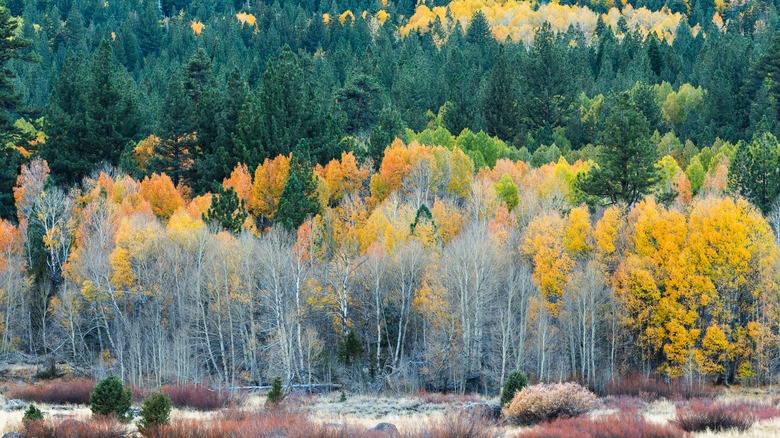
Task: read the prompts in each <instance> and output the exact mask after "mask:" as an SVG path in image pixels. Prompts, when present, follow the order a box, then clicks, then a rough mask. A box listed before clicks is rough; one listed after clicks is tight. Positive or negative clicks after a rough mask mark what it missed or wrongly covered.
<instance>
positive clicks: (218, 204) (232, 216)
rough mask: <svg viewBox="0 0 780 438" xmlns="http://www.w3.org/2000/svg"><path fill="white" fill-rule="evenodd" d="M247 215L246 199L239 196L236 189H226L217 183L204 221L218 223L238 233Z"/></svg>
mask: <svg viewBox="0 0 780 438" xmlns="http://www.w3.org/2000/svg"><path fill="white" fill-rule="evenodd" d="M247 216H248V213H247V211H246V207H245V206H244V200H243V199H241V198H239V197H238V195H237V194H236V191H235V190H233V188H232V187H228V188H227V189H226V188H224V187H222V185H221V184H217V185H216V187H215V193H213V194H212V198H211V206H210V207H209V209H208V211H207V212H206V213H203V221H204V222H215V223H218V224H219V225H220V226H221V227H222V228H224V229H225V230H227V231H230V232H231V233H233V234H238V233H240V232H241V227H242V226H243V225H244V221H245V220H246V218H247Z"/></svg>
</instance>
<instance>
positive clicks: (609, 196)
mask: <svg viewBox="0 0 780 438" xmlns="http://www.w3.org/2000/svg"><path fill="white" fill-rule="evenodd" d="M600 140H601V141H600V144H601V146H602V149H601V152H600V154H599V159H598V167H595V168H593V169H591V170H590V171H589V172H588V173H587V174H581V175H579V176H578V178H577V181H576V185H577V186H578V188H579V189H580V190H582V191H583V192H585V193H586V194H588V195H590V196H593V197H595V198H596V199H597V200H598V201H606V202H607V203H608V204H615V203H618V202H625V203H627V204H628V205H629V206H631V205H632V204H634V203H635V202H637V201H639V200H641V199H642V197H643V196H644V195H645V194H647V193H649V192H650V190H651V188H652V187H653V184H655V181H656V179H657V175H656V173H657V172H656V169H655V161H656V155H657V149H656V146H655V145H654V144H653V143H652V142H650V139H649V132H648V123H647V119H645V117H644V116H643V115H642V113H641V112H640V111H639V110H638V109H637V108H636V107H635V106H634V105H633V104H632V103H631V101H630V98H629V95H628V93H621V94H619V95H618V96H617V97H616V99H615V104H614V107H613V108H612V113H611V114H610V115H609V117H608V118H607V120H606V121H605V123H604V127H603V129H602V131H601V135H600Z"/></svg>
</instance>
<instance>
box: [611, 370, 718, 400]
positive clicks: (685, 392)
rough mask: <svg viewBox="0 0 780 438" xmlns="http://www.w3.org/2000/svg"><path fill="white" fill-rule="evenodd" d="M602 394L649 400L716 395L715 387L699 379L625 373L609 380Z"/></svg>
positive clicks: (688, 398)
mask: <svg viewBox="0 0 780 438" xmlns="http://www.w3.org/2000/svg"><path fill="white" fill-rule="evenodd" d="M603 392H604V394H603V395H611V396H630V397H638V398H641V399H642V400H645V401H648V402H651V401H655V400H658V399H661V398H665V399H667V400H690V399H693V398H712V397H714V396H715V395H717V391H716V390H715V388H714V387H713V386H712V385H711V384H709V383H707V382H700V381H693V382H686V381H685V380H684V379H672V380H668V381H667V380H666V379H664V378H663V377H660V376H644V375H642V374H637V373H633V374H626V375H623V376H620V377H618V378H616V379H614V380H611V381H609V383H607V385H606V387H605V388H604V391H603Z"/></svg>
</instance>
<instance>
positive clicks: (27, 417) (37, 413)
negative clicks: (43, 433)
mask: <svg viewBox="0 0 780 438" xmlns="http://www.w3.org/2000/svg"><path fill="white" fill-rule="evenodd" d="M38 420H43V412H41V410H40V409H38V408H36V407H35V405H34V404H32V403H31V404H30V407H28V408H27V410H26V411H24V417H22V423H25V424H26V423H29V422H31V421H38Z"/></svg>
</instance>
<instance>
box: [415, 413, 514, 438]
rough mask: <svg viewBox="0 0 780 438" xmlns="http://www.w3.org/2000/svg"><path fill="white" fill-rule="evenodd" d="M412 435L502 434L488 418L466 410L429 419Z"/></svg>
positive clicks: (487, 437)
mask: <svg viewBox="0 0 780 438" xmlns="http://www.w3.org/2000/svg"><path fill="white" fill-rule="evenodd" d="M412 436H424V437H428V438H453V437H458V438H460V437H462V438H495V437H501V436H504V434H503V433H502V432H501V431H500V430H498V428H497V427H496V425H495V424H493V423H492V422H491V421H490V419H489V418H487V417H485V416H484V415H482V414H480V413H478V412H474V411H468V410H461V411H458V412H453V413H448V414H447V415H444V416H443V417H442V418H441V419H436V420H430V421H428V422H427V423H426V424H423V425H422V426H420V428H419V429H418V430H417V431H415V433H414V434H413V435H412Z"/></svg>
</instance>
